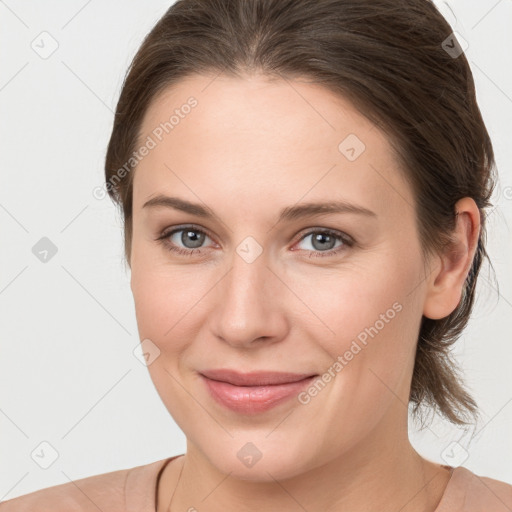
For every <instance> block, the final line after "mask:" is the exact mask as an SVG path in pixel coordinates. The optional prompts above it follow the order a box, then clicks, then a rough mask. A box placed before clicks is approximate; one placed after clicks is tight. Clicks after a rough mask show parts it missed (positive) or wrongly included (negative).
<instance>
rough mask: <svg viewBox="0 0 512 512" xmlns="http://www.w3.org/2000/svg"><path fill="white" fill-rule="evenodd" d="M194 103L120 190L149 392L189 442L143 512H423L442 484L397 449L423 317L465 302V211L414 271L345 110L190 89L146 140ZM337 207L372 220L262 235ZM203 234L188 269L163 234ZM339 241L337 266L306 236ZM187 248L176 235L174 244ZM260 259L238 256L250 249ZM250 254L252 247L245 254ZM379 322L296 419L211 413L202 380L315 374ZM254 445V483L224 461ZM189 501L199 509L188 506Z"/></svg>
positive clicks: (378, 174)
mask: <svg viewBox="0 0 512 512" xmlns="http://www.w3.org/2000/svg"><path fill="white" fill-rule="evenodd" d="M190 96H194V97H195V98H196V99H197V101H198V105H197V106H196V107H195V108H193V109H192V111H191V112H190V113H189V114H188V115H187V116H184V117H183V119H180V122H179V124H178V125H177V126H175V127H174V129H173V130H172V131H170V132H169V134H168V135H166V136H165V137H164V138H163V139H162V141H161V142H159V143H158V144H157V145H156V147H155V148H153V149H152V150H151V151H150V152H149V154H148V155H147V156H146V157H144V158H143V159H142V161H141V162H140V163H139V164H138V166H137V168H136V171H135V176H134V189H133V241H132V247H131V254H130V264H131V288H132V292H133V296H134V302H135V308H136V316H137V323H138V329H139V334H140V339H141V340H143V339H146V338H149V339H150V340H151V342H152V343H153V344H154V345H155V346H156V347H158V349H159V350H160V354H159V356H158V357H157V358H156V359H155V360H154V361H153V362H152V363H151V364H149V366H148V368H149V372H150V375H151V378H152V380H153V382H154V385H155V387H156V389H157V391H158V393H159V395H160V397H161V399H162V401H163V402H164V404H165V406H166V407H167V409H168V411H169V413H170V414H171V416H172V417H173V418H174V420H175V421H176V423H177V424H178V426H179V427H180V428H181V429H182V431H183V432H184V433H185V435H186V438H187V451H186V454H185V456H184V457H180V458H178V459H175V460H174V461H172V462H171V463H170V464H168V465H167V467H166V469H165V471H164V472H163V474H162V478H161V481H160V486H159V489H158V504H159V505H158V512H161V511H165V510H168V507H169V503H170V501H171V496H172V494H173V492H174V489H175V486H176V484H177V481H178V474H179V473H180V471H181V470H182V469H183V472H182V475H181V479H180V482H179V486H178V487H177V490H176V493H175V495H174V497H173V501H172V510H189V509H190V508H191V507H195V508H196V509H197V510H202V511H205V510H207V511H209V512H212V511H225V510H241V511H245V510H256V509H257V510H263V511H267V510H268V511H270V510H282V511H285V512H286V511H302V510H304V509H306V510H325V511H332V510H350V511H351V512H359V511H363V510H364V511H367V510H380V511H381V512H386V511H394V512H396V511H397V510H400V511H401V512H413V511H414V512H416V511H417V512H420V511H422V512H424V511H434V510H435V508H436V506H437V504H438V503H439V500H440V498H441V496H442V494H443V492H444V489H445V488H446V485H447V483H448V480H449V477H450V474H449V472H448V470H447V469H446V468H443V467H442V466H441V465H439V464H436V463H434V462H431V461H428V460H427V459H424V458H423V457H421V456H420V455H419V454H418V453H417V452H416V451H415V450H414V448H413V447H412V446H411V444H410V442H409V439H408V435H407V421H408V410H407V403H408V396H409V390H410V384H411V376H412V369H413V364H414V354H415V344H416V339H417V335H418V332H419V327H420V321H421V316H422V314H423V315H425V316H428V317H430V318H442V317H444V316H447V315H448V314H449V313H450V312H451V311H453V309H455V307H456V306H457V304H458V303H459V301H460V298H461V291H462V286H463V283H464V279H465V277H466V275H467V273H468V271H469V268H470V265H471V261H472V259H473V256H474V252H475V248H476V242H477V237H478V232H479V229H480V224H479V214H478V209H477V207H476V205H475V203H474V201H473V200H472V199H470V198H464V199H462V200H460V201H459V202H458V203H457V205H456V206H457V210H458V211H459V215H458V221H457V227H456V230H455V232H454V243H453V246H452V247H451V248H450V250H449V251H446V253H444V254H439V255H435V256H432V257H431V258H429V259H425V258H424V256H423V253H422V251H421V248H420V242H419V238H418V232H417V228H416V223H415V211H414V207H413V205H414V203H415V201H414V195H413V192H412V190H411V189H410V188H409V186H408V184H407V182H406V181H405V180H404V179H403V176H402V174H401V171H400V169H399V167H398V163H397V159H396V158H395V155H394V153H393V151H392V148H391V146H390V145H389V142H388V140H387V138H386V134H385V133H383V132H381V131H380V130H379V129H378V128H377V127H376V126H374V125H373V124H372V123H371V122H369V121H368V120H367V119H366V118H365V117H363V116H362V115H360V114H359V113H358V111H357V110H355V109H354V108H353V107H352V105H351V104H350V103H349V102H348V101H347V100H345V99H344V98H342V97H339V96H337V95H334V94H333V93H331V92H329V91H327V90H325V89H324V88H322V87H320V86H318V85H314V84H311V83H307V82H305V81H298V80H294V81H290V80H284V79H279V80H274V81H270V80H269V79H268V78H267V77H265V76H262V75H258V74H253V75H247V76H245V77H244V78H243V79H241V78H231V77H227V76H224V75H219V76H217V77H216V78H214V77H213V76H206V75H201V76H193V77H189V78H187V79H186V80H183V81H182V82H180V83H179V84H177V85H175V86H173V87H172V88H168V89H166V90H165V91H164V93H163V94H161V95H159V96H157V97H156V98H155V99H154V101H153V102H152V104H151V105H150V108H149V109H148V110H147V112H146V115H145V117H144V120H143V124H142V129H141V132H140V133H141V140H144V139H145V138H146V137H147V136H148V135H150V134H151V133H152V131H153V130H154V129H155V127H157V126H158V125H159V124H160V123H161V122H163V121H165V120H167V119H169V116H170V115H171V114H172V112H173V111H174V109H176V108H180V106H181V105H183V104H185V103H186V101H187V99H188V98H189V97H190ZM349 134H356V135H357V137H358V138H359V139H360V140H361V141H363V142H364V144H365V146H366V149H365V150H364V151H363V152H362V153H361V154H360V156H358V158H357V159H355V160H354V161H349V160H348V159H347V158H346V157H345V156H344V154H342V153H341V152H340V150H339V149H338V145H339V144H340V142H342V141H343V140H344V139H345V138H346V137H347V135H349ZM159 194H165V195H172V196H175V197H179V198H181V199H185V200H188V201H192V202H197V203H200V204H201V205H203V206H208V207H209V208H211V209H212V210H213V211H214V213H215V217H214V218H211V219H206V218H202V217H199V216H197V215H193V214H191V213H185V212H181V211H178V210H175V209H172V208H167V207H156V208H147V207H146V208H143V204H144V203H145V202H146V201H147V200H149V199H151V198H153V197H155V196H157V195H159ZM332 200H345V201H348V202H350V203H353V204H357V205H359V206H363V207H365V208H368V209H370V210H372V211H373V212H374V213H375V216H364V215H359V214H354V213H335V214H332V213H331V214H322V215H314V216H308V217H305V218H301V219H295V220H292V221H281V222H277V215H278V212H279V211H280V210H281V209H282V208H284V207H287V206H293V205H295V204H297V203H304V202H310V201H315V202H316V201H321V202H327V201H332ZM189 224H194V225H195V228H196V229H197V228H199V229H202V230H203V231H205V232H206V233H207V236H206V237H205V239H204V241H203V244H202V246H201V252H200V253H197V252H196V253H194V254H192V255H190V254H189V255H179V254H177V253H175V252H171V251H170V250H169V248H168V247H169V245H172V243H174V245H175V246H177V247H179V248H181V249H183V250H187V249H188V251H189V252H191V249H190V247H193V244H192V243H191V241H190V239H186V238H185V243H187V242H188V244H187V245H184V242H183V240H182V238H181V235H182V232H178V233H177V234H174V235H173V236H172V239H168V242H169V244H168V245H167V246H166V245H164V244H162V243H161V242H158V241H156V240H155V239H156V238H157V237H159V236H160V235H161V234H162V233H163V232H164V231H167V232H170V231H171V229H170V228H172V227H173V226H175V227H181V228H182V229H183V226H184V225H185V226H187V225H189ZM313 228H314V229H316V230H317V231H320V232H321V231H322V230H325V229H331V230H336V231H338V232H340V233H341V234H346V235H349V236H350V237H352V238H353V240H355V244H354V245H352V246H349V245H343V242H342V240H340V239H338V238H336V239H335V240H336V242H335V246H336V247H334V249H336V248H338V247H340V246H342V250H341V252H339V253H338V254H335V255H331V256H323V257H322V253H323V252H326V251H328V250H329V249H331V248H333V246H334V243H332V245H329V246H328V247H327V246H325V245H324V246H323V248H322V245H319V244H315V245H314V242H313V236H311V231H312V230H313ZM187 231H188V230H187ZM248 236H251V237H253V238H254V239H255V240H256V242H257V243H258V244H259V246H260V247H261V248H262V249H263V252H262V253H261V254H260V255H259V256H258V257H257V258H256V259H255V260H254V261H253V262H251V263H248V262H247V261H246V260H245V259H244V258H242V257H240V255H239V254H238V253H237V247H238V246H239V245H240V244H241V242H242V241H244V240H245V239H246V237H248ZM250 250H251V251H253V250H254V248H252V249H250ZM394 303H398V304H399V305H400V306H401V310H400V312H398V313H396V315H395V316H394V318H393V319H392V320H389V321H388V322H386V323H385V326H384V327H383V328H381V329H380V330H379V331H378V334H377V335H375V336H374V337H373V338H371V339H369V341H368V343H367V345H366V346H365V347H364V349H363V350H361V351H360V352H359V353H357V355H355V356H354V357H353V359H352V360H351V361H349V362H348V364H346V365H345V366H344V367H343V369H342V370H341V371H339V372H338V373H337V374H336V376H335V378H333V379H332V380H331V381H330V382H329V383H328V384H327V385H326V386H325V387H324V388H323V389H322V390H321V392H319V393H318V394H317V395H316V396H315V397H314V398H312V399H311V401H310V402H309V403H307V404H301V403H299V401H298V400H296V399H291V400H288V401H286V402H285V403H283V404H281V405H279V406H277V407H275V408H273V409H271V410H269V411H267V412H265V413H261V414H259V415H256V416H252V417H248V416H244V415H241V414H237V413H235V412H232V411H230V410H227V409H225V408H223V407H222V406H221V405H219V404H217V403H216V402H214V401H213V399H212V398H210V395H209V394H208V392H207V389H206V388H205V386H204V385H203V382H202V381H201V380H200V378H199V376H198V373H197V372H198V371H199V370H201V369H207V368H236V369H238V370H239V371H242V372H245V371H252V370H276V371H289V372H296V373H302V372H306V373H317V374H319V375H321V374H323V373H324V372H325V371H326V370H327V369H328V368H329V367H332V365H333V363H334V362H335V361H336V358H337V356H339V355H343V354H344V353H345V352H346V351H347V350H348V349H349V347H350V345H351V342H352V341H353V340H354V339H356V338H357V336H358V334H360V333H361V332H362V331H364V329H365V327H369V326H373V325H375V323H376V321H377V320H379V318H382V317H380V315H381V314H383V313H386V311H387V310H389V309H390V308H392V305H393V304H394ZM249 442H250V443H253V445H254V446H256V447H257V449H258V450H259V451H260V452H261V453H262V457H261V459H260V460H259V461H258V462H257V463H256V464H254V465H253V466H252V467H247V466H246V465H244V464H243V463H242V462H241V461H240V460H239V458H238V457H237V452H238V451H239V450H240V449H241V448H242V447H243V446H244V445H245V444H246V443H249ZM203 500H204V501H203Z"/></svg>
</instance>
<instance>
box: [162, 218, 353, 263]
mask: <svg viewBox="0 0 512 512" xmlns="http://www.w3.org/2000/svg"><path fill="white" fill-rule="evenodd" d="M186 230H188V231H193V232H194V233H201V234H203V235H206V236H207V237H208V238H210V239H211V238H212V237H211V236H210V235H209V234H208V233H207V232H206V231H204V230H203V229H199V228H196V227H195V226H193V225H188V226H182V227H180V228H178V229H173V230H172V231H167V230H164V231H163V232H162V234H161V235H160V236H159V237H158V238H156V241H157V242H160V243H162V244H163V245H164V247H165V248H166V249H167V250H169V251H171V252H174V253H177V254H180V255H183V256H192V255H193V254H201V248H198V249H182V248H181V247H176V246H175V245H173V244H171V242H170V241H169V239H170V237H171V236H172V235H174V234H175V233H179V232H180V231H186ZM318 233H322V234H328V235H329V236H333V237H335V238H337V239H338V240H340V241H342V242H343V244H342V245H341V246H339V247H337V248H336V249H330V250H328V251H310V252H311V255H310V257H311V256H313V257H315V258H318V257H319V258H326V257H330V256H336V255H337V254H339V253H340V252H342V251H344V250H346V249H347V247H352V246H353V245H354V244H355V241H354V240H353V239H352V238H351V237H349V236H348V235H346V234H344V233H341V232H339V231H334V230H332V229H327V228H318V229H312V230H310V231H308V232H306V233H305V234H304V235H303V236H302V237H301V238H300V239H299V242H301V241H302V240H304V239H305V238H306V237H308V236H310V235H313V234H318ZM303 250H307V249H303Z"/></svg>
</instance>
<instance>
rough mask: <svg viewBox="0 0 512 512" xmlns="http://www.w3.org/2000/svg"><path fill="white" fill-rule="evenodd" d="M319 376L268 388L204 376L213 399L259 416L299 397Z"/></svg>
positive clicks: (240, 411) (245, 412)
mask: <svg viewBox="0 0 512 512" xmlns="http://www.w3.org/2000/svg"><path fill="white" fill-rule="evenodd" d="M316 377H317V376H316V375H313V376H312V377H308V378H307V379H302V380H299V381H297V382H290V383H288V384H275V385H266V386H234V385H233V384H228V383H227V382H221V381H218V380H212V379H209V378H207V377H205V376H204V375H201V378H202V379H203V381H204V382H205V384H206V386H207V388H208V390H209V391H210V393H211V395H212V397H213V398H214V399H215V400H216V401H217V402H218V403H220V404H222V405H223V406H225V407H227V408H228V409H231V410H232V411H235V412H238V413H242V414H258V413H261V412H265V411H268V410H269V409H271V408H272V407H275V406H277V405H278V404H280V403H282V402H284V401H285V400H288V399H290V398H292V397H293V396H297V395H298V394H299V393H300V392H301V391H302V390H303V389H304V388H305V387H307V386H308V385H309V384H310V383H311V382H312V381H313V380H314V379H315V378H316Z"/></svg>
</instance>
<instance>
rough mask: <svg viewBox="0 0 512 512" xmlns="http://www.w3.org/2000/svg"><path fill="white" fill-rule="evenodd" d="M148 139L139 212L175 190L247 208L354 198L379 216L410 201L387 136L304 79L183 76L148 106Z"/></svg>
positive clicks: (138, 182) (140, 170)
mask: <svg viewBox="0 0 512 512" xmlns="http://www.w3.org/2000/svg"><path fill="white" fill-rule="evenodd" d="M191 105H193V106H191ZM148 137H149V138H151V139H152V140H153V142H154V147H153V149H151V151H149V153H148V154H147V156H145V157H144V158H143V159H142V160H141V161H140V162H139V164H138V166H137V169H136V173H135V182H134V207H135V208H136V207H137V206H138V207H140V206H141V204H142V202H143V201H145V200H146V199H147V198H148V197H149V196H151V195H155V194H157V193H163V192H165V191H166V190H167V191H170V190H172V191H173V195H176V194H175V192H176V189H177V188H178V189H179V190H181V191H182V192H183V194H184V195H186V196H187V197H188V198H190V199H191V200H196V199H197V198H194V197H193V194H192V195H191V192H197V193H199V191H200V192H201V193H202V194H203V195H204V196H205V197H204V198H202V199H205V201H206V202H208V201H207V200H206V199H207V197H206V196H208V194H209V192H208V191H213V193H214V194H215V197H217V198H218V197H219V194H223V196H224V195H225V196H226V197H228V198H229V197H230V198H234V197H238V198H241V197H242V198H245V199H246V200H247V201H248V202H249V203H251V202H254V201H255V200H256V201H258V200H261V198H262V197H264V198H265V199H266V200H268V201H272V200H275V201H279V202H280V203H283V202H286V203H287V204H289V203H290V202H293V203H294V202H297V201H299V200H300V199H301V197H304V199H305V200H306V199H307V200H316V199H321V198H325V197H326V194H327V195H329V197H330V198H334V197H333V196H336V198H339V199H344V198H348V197H349V196H354V195H357V196H358V197H360V198H365V199H366V200H367V201H368V203H371V204H372V206H373V209H377V210H379V209H381V210H386V209H387V210H389V209H390V206H392V205H391V204H390V201H391V202H392V203H393V204H396V203H397V202H404V200H405V201H406V202H408V203H409V206H410V204H411V202H412V196H411V193H410V191H409V189H408V187H407V184H406V183H405V182H404V180H403V179H402V177H401V173H400V172H399V171H398V161H397V159H396V157H395V154H394V152H393V150H392V148H391V146H390V144H389V141H388V140H387V138H386V136H385V134H384V133H383V132H381V131H380V130H379V129H378V128H377V127H376V126H375V125H374V124H373V123H371V122H370V121H369V120H368V119H367V118H365V117H364V116H363V115H361V114H360V113H359V112H358V111H357V110H356V109H355V108H354V107H353V106H352V105H351V103H350V102H349V101H348V100H347V99H345V98H343V97H341V96H339V95H337V94H334V93H333V92H331V91H329V90H327V89H325V88H323V87H321V86H320V85H318V84H312V83H307V82H306V81H299V80H288V79H277V80H270V79H269V78H267V77H265V76H261V75H252V76H247V77H245V78H243V79H241V78H232V77H227V76H224V75H218V76H214V75H210V76H206V75H197V76H192V77H188V78H186V79H184V80H182V81H181V82H179V83H178V84H176V85H174V86H172V87H169V88H168V89H166V90H164V91H163V93H161V94H160V95H158V96H157V97H156V98H155V99H154V100H153V101H152V103H151V105H150V107H149V108H148V110H147V112H146V114H145V116H144V119H143V122H142V126H141V130H140V137H139V140H140V141H142V142H144V141H145V140H148ZM187 189H188V190H187ZM262 194H263V195H262ZM285 196H286V200H285ZM306 196H307V197H306ZM211 198H212V200H213V195H212V196H211ZM280 198H281V199H280ZM403 206H404V205H401V206H400V205H397V208H398V210H400V209H402V210H403ZM395 213H396V212H395Z"/></svg>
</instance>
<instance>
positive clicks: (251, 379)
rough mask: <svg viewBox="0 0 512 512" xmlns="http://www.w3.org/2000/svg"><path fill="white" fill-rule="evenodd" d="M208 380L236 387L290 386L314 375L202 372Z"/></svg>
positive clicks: (233, 371) (218, 370)
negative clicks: (289, 384) (291, 383)
mask: <svg viewBox="0 0 512 512" xmlns="http://www.w3.org/2000/svg"><path fill="white" fill-rule="evenodd" d="M200 373H201V374H202V375H203V376H205V377H207V378H208V379H212V380H218V381H222V382H227V383H229V384H233V385H234V386H267V385H272V384H274V385H275V384H288V383H290V382H297V381H299V380H303V379H305V378H307V377H313V376H314V375H316V374H312V373H286V372H264V371H254V372H248V373H240V372H237V371H236V370H229V369H222V368H220V369H215V370H205V371H201V372H200Z"/></svg>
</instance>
